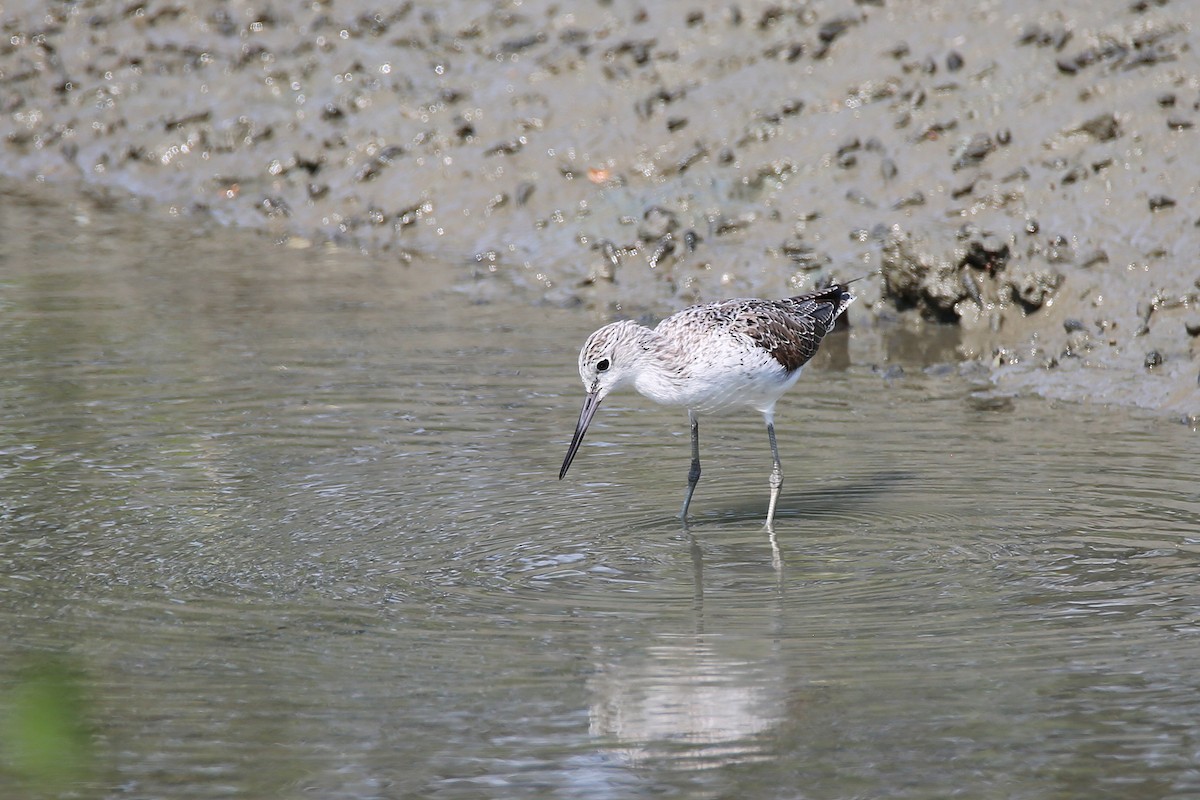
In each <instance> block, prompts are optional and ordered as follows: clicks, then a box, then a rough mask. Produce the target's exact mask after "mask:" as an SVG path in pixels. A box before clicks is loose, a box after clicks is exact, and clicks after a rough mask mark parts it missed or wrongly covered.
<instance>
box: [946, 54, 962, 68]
mask: <svg viewBox="0 0 1200 800" xmlns="http://www.w3.org/2000/svg"><path fill="white" fill-rule="evenodd" d="M962 68H963V57H962V55H961V54H960V53H959V52H958V51H957V50H951V51H950V55H948V56H946V69H948V70H950V71H951V72H958V71H959V70H960V69H962Z"/></svg>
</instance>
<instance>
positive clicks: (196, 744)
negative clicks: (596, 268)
mask: <svg viewBox="0 0 1200 800" xmlns="http://www.w3.org/2000/svg"><path fill="white" fill-rule="evenodd" d="M189 231H190V229H188V228H185V227H183V226H181V225H178V224H174V223H162V222H157V221H147V220H145V219H142V218H138V217H136V216H133V217H130V216H127V215H123V214H121V213H116V212H106V211H103V210H98V209H96V208H93V207H91V206H88V205H86V204H82V205H80V206H78V207H73V208H64V207H61V206H58V205H53V204H49V205H40V204H39V203H38V202H36V200H35V199H34V198H33V197H32V196H30V195H20V196H17V197H12V196H7V197H5V198H4V202H3V208H2V215H0V235H2V236H3V256H2V260H0V480H2V487H3V488H2V493H0V524H2V526H3V528H2V532H0V659H2V660H0V680H2V681H3V683H2V684H0V706H3V707H4V708H8V709H10V711H11V709H12V708H13V707H14V706H17V705H19V703H18V702H17V701H16V700H14V697H15V696H17V695H19V693H20V688H21V682H22V680H27V676H28V674H29V670H30V667H29V665H30V664H34V665H36V664H38V663H44V662H43V661H39V659H45V658H50V659H52V660H53V663H58V664H65V665H67V666H68V667H69V669H70V670H71V671H72V674H75V675H77V676H78V677H77V678H76V679H75V680H77V681H78V683H79V686H78V688H79V690H80V692H81V694H82V696H83V698H84V700H83V701H82V704H81V712H80V713H82V714H83V715H84V717H85V719H84V720H83V722H84V723H85V724H86V726H87V730H88V732H89V733H88V741H89V742H90V745H89V747H90V750H91V754H90V759H91V762H90V763H91V766H90V767H89V768H88V769H87V770H86V771H85V772H81V773H80V775H79V777H77V778H76V779H75V783H76V785H75V788H74V789H73V791H74V792H75V794H74V796H81V797H113V798H118V797H119V798H184V799H187V798H212V797H236V798H291V797H295V798H300V797H321V798H408V797H427V798H543V797H545V798H559V797H562V798H627V797H655V798H660V797H696V798H710V797H711V798H732V797H737V798H851V797H854V798H865V797H897V798H900V797H903V798H929V797H949V796H962V797H971V798H1076V797H1089V798H1095V797H1114V798H1115V797H1139V798H1145V797H1195V796H1197V795H1198V794H1200V766H1198V765H1200V667H1198V665H1200V578H1198V577H1197V575H1198V573H1200V570H1198V569H1197V567H1198V566H1200V499H1198V496H1197V489H1196V485H1197V484H1196V478H1195V473H1196V463H1197V459H1196V456H1197V453H1198V444H1197V439H1196V434H1194V433H1193V432H1191V431H1189V430H1188V429H1187V428H1185V427H1183V426H1181V425H1179V424H1177V423H1174V422H1171V421H1166V420H1162V419H1158V418H1154V417H1147V416H1135V415H1131V414H1129V413H1128V412H1124V411H1121V410H1106V409H1095V408H1081V407H1076V406H1056V405H1052V404H1048V403H1046V402H1043V401H1039V400H1032V399H1028V400H1027V399H1017V400H1015V401H1003V400H1000V401H997V400H994V399H986V398H985V399H981V398H980V396H979V386H978V385H976V384H973V383H971V382H969V381H968V380H966V379H964V378H963V377H960V375H959V373H958V371H957V370H955V369H934V370H930V371H924V370H922V369H921V366H922V364H921V363H917V362H915V361H912V360H910V361H908V362H905V363H903V364H902V366H903V367H904V371H903V373H902V374H898V373H897V372H896V371H895V370H892V371H890V372H889V371H887V370H886V367H888V366H892V365H893V364H894V362H895V361H896V360H897V359H899V360H900V361H903V358H902V357H900V356H894V355H893V356H889V355H888V350H887V344H886V342H885V343H884V344H883V345H878V344H872V343H871V342H870V341H868V340H869V337H868V336H867V335H866V334H865V333H862V334H860V333H856V334H853V335H851V336H849V337H842V338H841V339H838V340H835V341H833V342H831V343H830V344H829V349H830V351H831V354H832V356H833V357H830V356H828V355H827V356H826V357H825V358H824V360H822V361H819V362H817V363H816V364H815V365H814V367H813V368H812V369H811V370H810V371H809V372H808V374H806V375H805V377H804V378H803V379H802V380H801V382H800V384H799V385H798V386H797V387H796V388H795V389H794V390H793V391H792V392H791V393H790V395H789V396H788V398H786V399H785V400H784V402H783V403H781V406H780V409H779V413H778V417H777V425H778V428H779V434H780V445H781V449H782V452H783V457H784V467H785V472H786V474H787V476H788V482H787V483H786V484H785V486H784V495H783V500H782V510H781V516H780V519H779V520H778V522H777V525H776V535H775V537H774V539H772V538H771V537H769V536H768V535H767V534H766V533H765V532H764V531H763V530H762V529H761V527H760V520H761V517H762V514H763V512H764V511H765V504H766V477H767V472H768V467H769V455H768V454H769V451H768V449H767V445H766V437H765V434H764V432H763V429H762V425H761V420H760V419H758V418H757V416H756V415H754V414H746V415H742V416H733V417H728V418H722V419H718V420H713V421H711V422H707V421H706V422H705V423H704V424H703V426H702V429H701V430H702V445H703V456H704V459H705V474H704V477H703V479H702V481H701V484H700V488H699V491H698V493H697V496H696V501H695V503H694V504H693V509H694V511H695V512H696V519H695V520H694V522H693V524H692V526H691V527H690V530H688V531H685V530H684V529H682V527H681V526H680V524H679V522H678V521H677V520H675V519H673V518H672V514H674V513H675V512H676V510H677V508H678V504H679V501H680V499H681V495H682V487H683V482H684V479H685V475H686V471H687V459H688V453H687V430H686V416H685V415H684V414H683V413H682V412H680V411H678V410H674V409H661V408H657V407H654V406H652V405H651V404H649V403H648V402H646V401H643V400H642V399H641V398H638V397H636V396H634V395H628V396H619V395H618V396H614V397H612V398H610V399H609V401H608V402H607V404H606V407H605V408H603V409H601V412H600V414H599V416H598V417H597V419H596V422H595V424H594V425H593V430H592V431H591V433H590V434H589V438H588V440H587V442H586V444H585V446H584V448H583V450H582V452H581V453H580V456H579V458H578V459H577V460H576V462H575V464H574V466H573V467H572V471H571V473H570V474H569V475H568V477H567V479H566V480H565V481H562V482H559V481H558V480H557V469H558V466H559V464H560V462H561V459H562V456H563V451H564V449H565V446H566V442H567V439H568V438H569V435H570V433H571V430H572V427H573V425H574V421H575V416H576V414H577V412H578V404H579V402H580V399H581V396H580V392H581V388H580V387H579V385H578V379H577V376H576V374H575V353H576V349H577V347H578V345H579V343H580V342H581V341H582V339H583V338H584V337H585V336H586V334H587V333H588V332H589V331H590V330H591V329H592V328H593V327H594V326H595V325H596V324H597V323H598V322H599V321H600V320H599V319H598V318H596V317H594V316H592V315H590V314H588V313H586V312H583V311H565V310H559V309H548V308H529V307H526V306H510V305H507V304H505V303H501V302H493V303H487V304H480V303H476V302H471V301H470V300H469V299H468V296H467V295H465V294H463V293H461V292H457V291H453V290H450V289H448V288H447V286H448V285H449V283H450V282H449V281H448V280H445V279H443V278H437V279H434V280H433V281H432V283H431V282H430V281H429V280H428V279H427V278H424V279H419V278H418V275H420V274H421V273H422V269H421V267H420V266H411V267H406V266H402V265H397V264H392V263H381V262H378V261H370V260H366V259H362V258H359V257H357V256H355V255H353V254H346V253H338V252H332V253H330V252H315V251H303V252H295V251H290V250H284V249H281V248H277V247H273V246H271V245H269V244H267V243H265V242H264V241H262V240H260V239H256V238H253V237H245V236H241V235H238V234H234V233H230V232H228V231H221V230H217V231H210V232H207V233H203V232H201V233H197V234H192V233H189ZM441 269H444V270H447V271H451V272H453V271H454V270H453V269H452V268H451V267H443V268H441ZM885 376H886V377H885ZM23 675H24V676H26V678H23V677H22V676H23ZM9 716H12V714H10V715H9ZM5 730H7V731H8V733H7V734H6V735H7V736H8V737H9V741H7V742H5V743H4V744H5V745H6V750H5V752H4V753H0V757H3V758H5V759H6V760H5V761H4V766H3V767H0V788H4V787H7V790H6V791H5V796H19V795H20V794H21V793H23V792H32V793H36V792H37V791H39V790H42V791H47V790H45V787H41V789H39V786H38V784H37V780H36V776H33V777H31V776H30V775H28V774H25V773H24V772H22V769H23V768H24V764H25V762H23V761H22V760H21V759H20V758H18V757H16V756H14V755H13V753H14V752H17V751H18V750H19V747H18V746H17V744H16V743H14V741H13V739H14V738H15V737H20V736H21V735H23V734H22V732H21V730H20V726H19V725H11V724H10V725H8V726H7V727H6V728H5ZM14 793H15V794H14Z"/></svg>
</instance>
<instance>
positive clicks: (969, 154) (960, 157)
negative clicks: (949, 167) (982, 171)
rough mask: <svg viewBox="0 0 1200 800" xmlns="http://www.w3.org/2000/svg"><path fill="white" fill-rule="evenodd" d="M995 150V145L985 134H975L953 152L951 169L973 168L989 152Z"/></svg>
mask: <svg viewBox="0 0 1200 800" xmlns="http://www.w3.org/2000/svg"><path fill="white" fill-rule="evenodd" d="M995 149H996V144H995V143H994V142H992V140H991V137H990V136H988V134H986V133H976V134H974V136H973V137H971V138H970V139H967V140H966V142H964V143H961V144H960V145H959V146H958V149H956V150H955V158H954V164H953V169H964V168H965V167H973V166H974V164H978V163H979V162H980V161H983V160H984V158H985V157H986V156H988V154H989V152H991V151H992V150H995Z"/></svg>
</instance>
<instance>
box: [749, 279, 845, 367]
mask: <svg viewBox="0 0 1200 800" xmlns="http://www.w3.org/2000/svg"><path fill="white" fill-rule="evenodd" d="M853 300H854V298H853V296H851V294H850V293H849V292H847V291H846V289H845V287H844V286H840V285H838V284H834V285H833V286H830V287H829V288H827V289H822V290H820V291H816V292H809V293H808V294H802V295H797V296H796V297H791V298H788V299H786V300H780V301H778V302H775V303H768V304H766V305H767V306H769V308H768V309H764V310H760V311H759V313H757V314H755V317H756V319H755V325H754V326H752V327H753V331H751V330H747V333H748V334H749V335H750V336H751V337H752V338H755V339H756V340H757V341H758V342H759V344H760V346H762V347H764V348H765V349H767V350H769V351H770V353H771V355H772V356H774V358H775V360H776V361H778V362H779V363H780V364H782V365H783V368H784V369H786V370H787V371H788V372H792V371H794V370H797V369H799V368H800V367H802V366H804V365H805V364H807V363H808V361H809V359H811V358H812V357H813V356H814V355H816V353H817V348H818V347H820V346H821V340H822V339H824V338H825V335H826V334H827V333H829V332H830V331H831V330H833V324H834V321H835V320H837V318H838V316H839V315H840V314H841V313H842V312H843V311H845V310H846V306H848V305H850V303H851V301H853Z"/></svg>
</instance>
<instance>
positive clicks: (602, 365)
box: [596, 358, 610, 372]
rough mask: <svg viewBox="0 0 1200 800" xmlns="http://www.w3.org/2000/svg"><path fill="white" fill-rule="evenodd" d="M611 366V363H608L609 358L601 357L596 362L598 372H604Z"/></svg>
mask: <svg viewBox="0 0 1200 800" xmlns="http://www.w3.org/2000/svg"><path fill="white" fill-rule="evenodd" d="M609 366H610V364H609V363H608V359H607V358H602V359H600V360H599V361H597V362H596V371H597V372H604V371H605V370H606V369H608V368H609Z"/></svg>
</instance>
